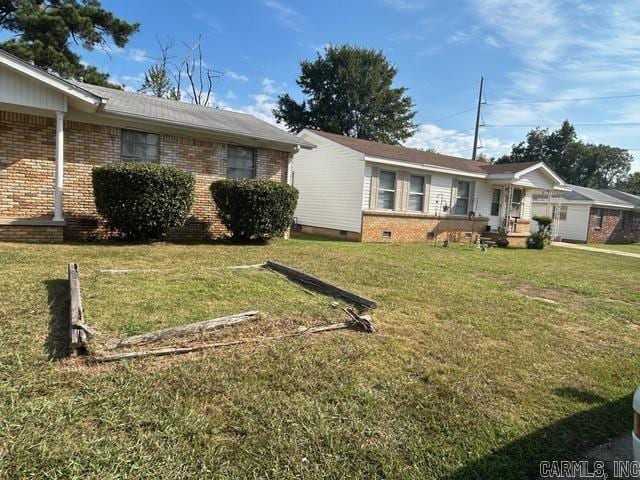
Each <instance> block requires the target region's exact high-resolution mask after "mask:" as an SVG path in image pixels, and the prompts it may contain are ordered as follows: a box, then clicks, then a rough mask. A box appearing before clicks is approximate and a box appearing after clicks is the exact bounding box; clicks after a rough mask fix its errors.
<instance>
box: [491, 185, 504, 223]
mask: <svg viewBox="0 0 640 480" xmlns="http://www.w3.org/2000/svg"><path fill="white" fill-rule="evenodd" d="M501 194H502V192H501V191H500V189H499V188H494V189H493V196H492V197H491V215H492V216H494V217H497V216H498V215H500V195H501Z"/></svg>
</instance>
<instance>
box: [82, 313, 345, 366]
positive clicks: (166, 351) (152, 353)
mask: <svg viewBox="0 0 640 480" xmlns="http://www.w3.org/2000/svg"><path fill="white" fill-rule="evenodd" d="M351 326H353V324H352V323H347V322H342V323H334V324H331V325H324V326H320V327H311V328H307V329H306V330H303V331H301V332H295V333H285V334H283V335H277V336H274V337H263V338H245V339H239V340H231V341H228V342H217V343H206V344H204V345H195V346H193V347H167V348H158V349H155V350H145V351H139V352H125V353H118V354H114V355H102V356H100V357H95V358H92V359H91V361H92V362H97V363H106V362H117V361H120V360H131V359H135V358H144V357H163V356H167V355H180V354H183V353H191V352H199V351H202V350H211V349H214V348H220V347H229V346H233V345H241V344H246V343H260V342H266V341H270V340H279V339H282V338H290V337H300V336H302V335H309V334H314V333H322V332H329V331H332V330H342V329H344V328H350V327H351Z"/></svg>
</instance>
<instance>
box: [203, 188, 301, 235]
mask: <svg viewBox="0 0 640 480" xmlns="http://www.w3.org/2000/svg"><path fill="white" fill-rule="evenodd" d="M211 194H212V196H213V201H214V202H215V204H216V206H217V207H218V215H219V216H220V219H221V220H222V223H223V224H224V225H225V226H226V227H227V228H228V229H229V231H230V232H231V239H232V240H233V241H237V242H246V241H249V240H256V241H263V242H264V241H268V240H269V239H271V238H274V237H279V236H282V235H283V234H284V232H285V231H286V230H287V228H289V226H290V225H291V222H292V220H293V212H294V210H295V209H296V204H297V202H298V190H296V189H295V188H293V187H292V186H290V185H286V184H284V183H280V182H274V181H270V180H218V181H216V182H213V183H212V184H211Z"/></svg>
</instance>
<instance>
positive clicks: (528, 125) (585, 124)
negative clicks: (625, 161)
mask: <svg viewBox="0 0 640 480" xmlns="http://www.w3.org/2000/svg"><path fill="white" fill-rule="evenodd" d="M559 125H562V122H558V123H537V124H534V123H530V124H520V125H491V124H488V125H483V126H484V127H486V128H536V127H557V126H559ZM571 125H573V126H574V127H607V126H608V127H637V126H640V122H620V123H572V124H571Z"/></svg>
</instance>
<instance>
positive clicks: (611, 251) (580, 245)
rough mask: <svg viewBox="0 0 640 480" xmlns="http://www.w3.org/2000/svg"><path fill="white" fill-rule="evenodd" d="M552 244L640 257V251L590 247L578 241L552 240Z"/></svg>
mask: <svg viewBox="0 0 640 480" xmlns="http://www.w3.org/2000/svg"><path fill="white" fill-rule="evenodd" d="M551 245H552V246H554V247H563V248H574V249H576V250H587V251H589V252H598V253H609V254H611V255H620V256H621V257H633V258H640V253H632V252H622V251H620V250H609V249H606V248H595V247H590V246H588V245H582V244H578V243H567V242H551Z"/></svg>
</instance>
